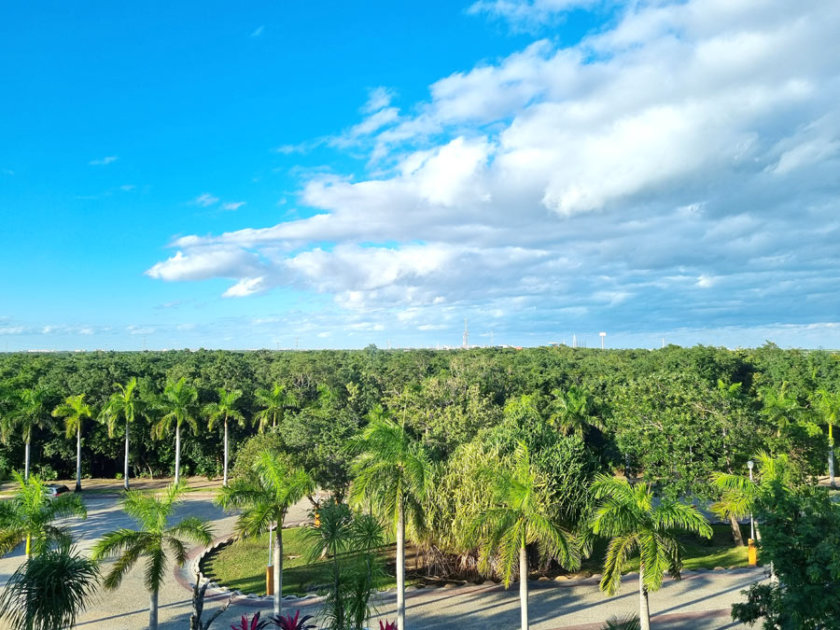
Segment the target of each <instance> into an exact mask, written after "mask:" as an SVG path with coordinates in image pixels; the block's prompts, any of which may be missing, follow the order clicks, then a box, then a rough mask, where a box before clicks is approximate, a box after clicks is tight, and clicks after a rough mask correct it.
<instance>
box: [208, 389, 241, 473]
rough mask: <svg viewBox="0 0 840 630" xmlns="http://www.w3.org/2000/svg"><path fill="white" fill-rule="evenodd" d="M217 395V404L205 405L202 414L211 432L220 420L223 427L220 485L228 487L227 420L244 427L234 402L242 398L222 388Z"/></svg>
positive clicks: (237, 393)
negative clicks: (223, 450)
mask: <svg viewBox="0 0 840 630" xmlns="http://www.w3.org/2000/svg"><path fill="white" fill-rule="evenodd" d="M216 391H217V392H218V394H219V402H214V403H210V404H208V405H205V407H204V413H205V414H206V415H207V418H208V422H207V428H208V429H210V430H211V431H212V430H213V426H214V425H215V424H216V422H217V421H218V420H222V421H223V422H224V425H225V464H224V477H223V481H222V485H224V486H227V485H228V420H230V419H231V418H233V419H234V420H237V421H238V422H239V426H244V424H245V416H243V415H242V412H241V411H239V410H238V409H237V408H236V401H237V400H239V398H240V397H241V396H242V392H241V391H240V390H238V389H234V390H233V391H231V392H229V391H227V390H226V389H225V388H224V387H220V388H219V389H217V390H216Z"/></svg>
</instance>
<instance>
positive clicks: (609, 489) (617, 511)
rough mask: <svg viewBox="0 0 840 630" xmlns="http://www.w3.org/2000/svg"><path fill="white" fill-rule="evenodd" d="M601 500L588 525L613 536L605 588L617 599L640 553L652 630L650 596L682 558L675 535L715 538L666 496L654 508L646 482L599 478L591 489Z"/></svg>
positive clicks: (692, 512)
mask: <svg viewBox="0 0 840 630" xmlns="http://www.w3.org/2000/svg"><path fill="white" fill-rule="evenodd" d="M592 494H593V496H594V498H595V499H596V500H598V501H600V504H599V505H598V507H597V509H596V510H595V514H594V516H593V518H592V521H591V523H590V526H591V529H592V532H593V533H594V534H596V535H599V536H606V537H608V538H610V539H611V540H610V543H609V546H608V547H607V557H606V560H605V561H604V576H603V578H602V579H601V590H602V591H606V592H607V593H608V594H610V595H614V594H615V593H616V592H617V591H618V589H619V588H620V587H621V571H622V569H623V568H624V565H625V563H626V562H627V560H628V559H629V558H630V557H631V555H633V554H634V553H636V552H638V553H639V620H640V621H641V627H642V630H650V606H649V603H648V592H649V591H656V590H659V587H660V586H662V578H663V577H664V575H665V572H666V571H667V572H670V573H672V574H678V573H679V570H680V567H681V565H682V562H681V560H680V550H679V543H678V542H677V539H676V532H677V531H678V530H684V531H687V532H691V533H696V534H699V535H701V536H703V537H704V538H711V536H712V528H711V526H710V525H709V523H707V522H706V519H705V518H704V517H703V515H702V514H700V512H698V511H697V509H696V508H695V507H694V506H693V505H684V504H682V503H679V502H676V501H670V500H667V499H665V498H663V499H662V500H661V501H659V502H658V504H655V502H654V497H653V491H652V490H651V489H650V486H648V484H646V483H638V484H636V485H635V486H631V485H630V484H629V483H628V482H627V480H626V479H616V478H614V477H609V476H607V475H604V474H600V475H598V477H597V478H596V479H595V482H594V483H593V485H592Z"/></svg>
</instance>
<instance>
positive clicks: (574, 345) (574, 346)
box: [572, 333, 577, 348]
mask: <svg viewBox="0 0 840 630" xmlns="http://www.w3.org/2000/svg"><path fill="white" fill-rule="evenodd" d="M572 348H577V335H576V334H574V333H572Z"/></svg>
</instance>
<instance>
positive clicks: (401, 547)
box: [397, 497, 405, 630]
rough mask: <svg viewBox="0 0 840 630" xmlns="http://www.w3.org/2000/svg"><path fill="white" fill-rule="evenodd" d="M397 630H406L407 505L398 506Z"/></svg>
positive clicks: (400, 499) (401, 501)
mask: <svg viewBox="0 0 840 630" xmlns="http://www.w3.org/2000/svg"><path fill="white" fill-rule="evenodd" d="M397 630H405V503H404V502H403V498H402V497H400V498H399V503H398V505H397Z"/></svg>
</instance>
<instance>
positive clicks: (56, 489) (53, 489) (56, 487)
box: [46, 483, 70, 499]
mask: <svg viewBox="0 0 840 630" xmlns="http://www.w3.org/2000/svg"><path fill="white" fill-rule="evenodd" d="M46 488H47V496H49V497H50V498H51V499H54V498H56V497H57V496H58V495H60V494H64V493H65V492H70V488H68V487H67V486H65V485H64V484H63V483H48V484H47V486H46Z"/></svg>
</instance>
